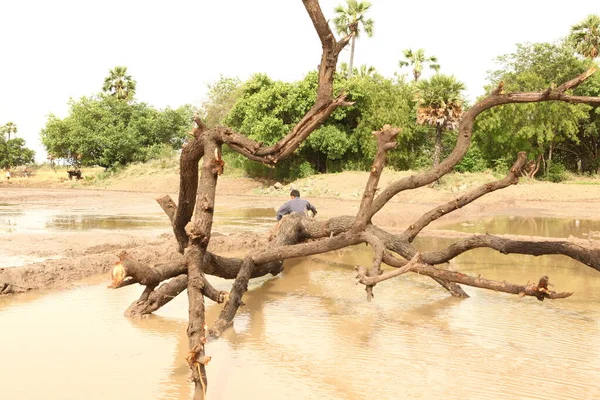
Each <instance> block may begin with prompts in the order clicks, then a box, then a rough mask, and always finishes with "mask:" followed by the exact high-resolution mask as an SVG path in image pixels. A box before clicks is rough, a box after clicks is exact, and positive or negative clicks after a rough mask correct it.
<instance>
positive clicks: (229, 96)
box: [200, 76, 242, 127]
mask: <svg viewBox="0 0 600 400" xmlns="http://www.w3.org/2000/svg"><path fill="white" fill-rule="evenodd" d="M241 84H242V83H241V81H240V79H239V78H226V77H224V76H221V78H220V79H219V80H218V81H217V82H215V83H213V84H210V85H208V99H207V100H206V101H204V102H203V103H202V105H201V107H200V114H201V116H202V120H203V121H204V123H205V124H206V125H207V126H209V127H213V126H217V125H222V124H223V121H224V119H225V118H226V117H227V114H229V111H230V110H231V108H232V107H233V105H234V104H235V102H236V101H237V100H238V98H239V97H240V95H241V93H242V91H241Z"/></svg>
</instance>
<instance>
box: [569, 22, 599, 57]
mask: <svg viewBox="0 0 600 400" xmlns="http://www.w3.org/2000/svg"><path fill="white" fill-rule="evenodd" d="M569 39H570V41H571V43H573V45H574V46H575V50H576V51H577V53H579V54H581V55H582V56H584V57H587V58H591V59H594V58H596V57H598V53H600V17H598V16H597V15H594V14H590V15H588V16H587V18H586V19H584V20H583V21H582V22H580V23H578V24H576V25H573V26H572V27H571V35H570V36H569Z"/></svg>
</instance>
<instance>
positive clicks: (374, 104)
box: [225, 71, 420, 179]
mask: <svg viewBox="0 0 600 400" xmlns="http://www.w3.org/2000/svg"><path fill="white" fill-rule="evenodd" d="M342 74H343V71H342ZM317 80H318V75H317V73H316V71H313V72H310V73H309V74H307V76H306V77H305V79H303V80H301V81H299V82H293V83H288V82H278V81H273V80H271V79H270V78H269V77H268V76H266V75H262V74H257V75H254V76H253V77H252V78H250V79H249V80H248V81H246V82H244V83H243V84H242V86H241V94H240V97H239V99H238V101H237V102H236V104H235V105H234V107H233V108H232V109H231V112H230V113H229V115H228V116H227V118H226V119H225V124H226V125H228V126H230V127H232V128H234V129H236V130H237V131H240V132H243V133H244V134H246V135H248V136H249V137H251V138H252V139H254V140H256V141H258V142H261V143H265V144H273V143H275V142H277V141H278V140H280V139H281V138H282V137H283V136H284V135H285V134H286V133H287V132H289V130H290V129H291V127H292V126H293V125H294V124H295V123H297V122H298V121H299V120H300V118H302V116H303V115H304V113H305V112H306V111H307V110H308V109H309V108H310V107H311V105H312V104H313V102H314V100H315V96H316V93H315V92H316V87H317ZM335 90H336V91H338V92H339V91H341V90H344V91H345V92H346V93H347V96H348V97H347V99H348V100H349V101H352V102H353V103H354V104H353V105H351V106H348V107H343V108H339V109H337V110H336V111H335V112H334V113H333V114H332V115H331V116H330V118H329V119H328V121H327V122H326V123H325V124H323V126H321V127H320V128H319V129H317V130H316V131H315V132H313V133H312V134H311V135H310V136H309V137H308V139H307V140H306V141H305V143H304V144H303V145H302V146H301V147H300V148H299V149H298V151H297V153H296V155H295V157H292V158H291V159H290V160H289V161H285V162H284V163H283V164H281V165H279V166H278V169H277V170H272V169H266V168H262V167H261V168H258V169H253V170H248V169H247V172H248V173H249V174H253V175H261V174H264V175H262V176H267V177H272V178H277V179H286V178H290V177H294V176H295V175H294V174H296V173H297V172H298V171H296V170H295V168H296V167H297V166H299V165H302V164H303V163H305V162H306V163H308V164H310V166H311V168H312V169H313V170H314V171H317V172H335V171H340V170H343V169H367V168H369V167H370V165H371V162H372V156H373V155H374V153H375V150H376V149H375V144H374V142H373V140H372V134H371V133H372V132H373V131H375V130H378V129H380V128H381V126H383V125H384V124H386V123H390V124H393V125H396V126H406V128H405V129H404V130H403V132H402V134H401V135H400V136H399V138H398V141H399V142H400V144H401V145H400V146H398V149H397V150H394V151H393V152H391V155H390V163H391V164H392V165H397V166H400V167H402V168H408V167H409V166H410V163H411V162H412V161H413V160H414V158H413V157H412V155H411V154H414V149H415V147H414V146H415V145H416V144H417V142H418V141H419V140H420V139H417V140H416V141H415V135H414V133H415V128H414V127H415V123H414V119H415V117H414V100H413V94H412V90H411V88H410V86H409V85H407V84H406V83H404V82H401V83H394V82H393V81H392V80H390V79H387V78H384V77H382V76H381V75H379V74H376V73H374V74H372V75H366V76H360V74H358V75H356V76H353V77H351V78H350V79H347V78H346V77H345V76H340V77H338V79H337V80H336V83H335ZM419 146H420V142H419ZM250 165H252V167H250ZM243 167H244V168H246V165H243ZM248 168H257V167H256V166H255V163H253V164H248ZM274 173H279V174H280V175H277V176H274V175H272V174H274Z"/></svg>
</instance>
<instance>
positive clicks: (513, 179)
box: [402, 152, 527, 242]
mask: <svg viewBox="0 0 600 400" xmlns="http://www.w3.org/2000/svg"><path fill="white" fill-rule="evenodd" d="M526 161H527V155H526V154H525V153H524V152H520V153H519V155H518V157H517V161H515V163H514V164H513V166H512V167H511V169H510V171H509V172H508V175H507V176H506V178H504V179H502V180H500V181H496V182H491V183H486V184H485V185H483V186H480V187H478V188H477V189H475V190H473V191H471V192H470V193H467V194H465V195H463V196H460V197H458V198H456V199H455V200H452V201H450V202H448V203H446V204H444V205H441V206H439V207H436V208H434V209H433V210H431V211H429V212H428V213H426V214H423V216H421V218H419V219H418V220H417V221H416V222H414V223H413V224H411V225H410V226H409V227H408V229H406V230H405V231H404V233H403V234H402V239H403V240H407V241H409V242H412V241H413V240H414V238H415V237H416V236H417V235H418V234H419V232H421V231H422V230H423V228H425V227H426V226H427V225H429V224H430V223H431V222H433V221H435V220H436V219H438V218H441V217H442V216H444V215H446V214H448V213H450V212H452V211H454V210H457V209H459V208H461V207H464V206H466V205H467V204H469V203H472V202H473V201H475V200H477V199H478V198H480V197H481V196H484V195H486V194H488V193H491V192H493V191H496V190H499V189H504V188H505V187H508V186H510V185H516V184H517V183H518V182H519V174H520V172H521V170H522V168H523V166H524V165H525V162H526Z"/></svg>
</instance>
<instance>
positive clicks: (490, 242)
mask: <svg viewBox="0 0 600 400" xmlns="http://www.w3.org/2000/svg"><path fill="white" fill-rule="evenodd" d="M480 247H488V248H490V249H494V250H497V251H499V252H500V253H502V254H528V255H532V256H541V255H548V254H562V255H565V256H568V257H571V258H572V259H574V260H577V261H579V262H581V263H582V264H585V265H587V266H589V267H591V268H593V269H595V270H596V271H600V249H589V248H585V247H582V246H579V245H577V244H574V243H570V242H565V241H554V240H551V239H547V240H545V241H532V240H512V239H505V238H501V237H498V236H493V235H475V236H471V237H469V238H466V239H463V240H460V241H458V242H456V243H453V244H451V245H450V246H448V247H447V248H446V249H444V250H441V251H433V252H428V253H423V256H422V257H423V260H424V261H426V262H427V263H428V264H442V263H445V262H448V261H450V260H451V259H453V258H454V257H456V256H458V255H459V254H462V253H464V252H466V251H468V250H472V249H476V248H480Z"/></svg>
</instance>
